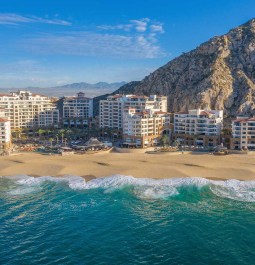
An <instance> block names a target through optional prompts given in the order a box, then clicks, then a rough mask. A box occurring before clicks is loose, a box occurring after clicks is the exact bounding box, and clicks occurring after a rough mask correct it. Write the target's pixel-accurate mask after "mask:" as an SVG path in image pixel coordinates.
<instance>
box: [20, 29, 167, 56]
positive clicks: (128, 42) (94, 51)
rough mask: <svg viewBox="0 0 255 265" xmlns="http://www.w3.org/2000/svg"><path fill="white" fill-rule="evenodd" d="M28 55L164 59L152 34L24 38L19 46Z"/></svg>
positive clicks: (55, 35) (46, 35)
mask: <svg viewBox="0 0 255 265" xmlns="http://www.w3.org/2000/svg"><path fill="white" fill-rule="evenodd" d="M20 44H21V45H22V47H23V48H25V49H26V50H27V51H30V52H31V51H32V52H36V53H44V54H64V55H78V56H104V57H123V58H158V57H161V56H163V55H164V53H163V52H162V51H161V48H160V46H159V45H158V41H157V39H156V36H151V34H138V33H137V34H128V35H127V34H126V35H125V34H102V33H93V32H80V31H79V32H77V31H76V32H66V33H63V34H43V35H40V36H37V37H32V38H26V39H24V40H23V41H22V42H21V43H20Z"/></svg>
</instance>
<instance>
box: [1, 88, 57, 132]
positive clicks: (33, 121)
mask: <svg viewBox="0 0 255 265" xmlns="http://www.w3.org/2000/svg"><path fill="white" fill-rule="evenodd" d="M0 108H3V109H5V112H6V114H5V115H6V117H8V118H9V120H10V122H11V128H12V129H19V128H34V127H40V126H41V124H43V126H46V127H48V126H53V125H54V124H52V123H51V122H53V120H50V119H46V120H45V119H44V122H42V121H40V114H41V113H44V112H47V111H51V110H54V108H55V106H54V104H53V103H52V102H51V100H50V98H48V97H47V96H43V95H39V94H32V93H31V92H30V91H27V90H19V91H17V92H11V93H9V94H0ZM45 115H47V114H45ZM46 121H49V123H47V122H46Z"/></svg>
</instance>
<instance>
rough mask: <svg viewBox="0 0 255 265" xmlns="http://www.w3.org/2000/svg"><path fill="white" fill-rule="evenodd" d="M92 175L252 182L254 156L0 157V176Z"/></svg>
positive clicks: (110, 155) (26, 155)
mask: <svg viewBox="0 0 255 265" xmlns="http://www.w3.org/2000/svg"><path fill="white" fill-rule="evenodd" d="M16 174H27V175H39V176H63V175H77V176H85V175H90V176H91V175H93V176H95V177H104V176H110V175H113V174H122V175H132V176H134V177H148V178H170V177H191V176H196V177H204V178H212V179H214V178H215V179H216V178H218V179H231V178H234V179H240V180H248V179H249V180H250V179H255V155H229V156H213V155H209V154H199V155H198V154H184V155H181V154H180V155H172V154H162V155H161V154H156V155H151V154H139V153H137V154H120V153H108V154H107V153H106V154H91V155H72V156H66V157H61V156H47V155H41V154H37V153H24V154H17V155H13V156H10V157H0V175H2V176H6V175H16Z"/></svg>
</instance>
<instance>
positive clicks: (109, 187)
mask: <svg viewBox="0 0 255 265" xmlns="http://www.w3.org/2000/svg"><path fill="white" fill-rule="evenodd" d="M1 178H3V179H9V180H11V181H14V182H15V184H16V186H15V188H14V189H12V190H10V191H8V193H9V194H11V195H21V194H25V193H30V192H33V191H35V189H38V187H39V188H41V184H43V183H45V182H56V183H61V182H62V183H66V184H67V185H68V186H69V188H70V189H73V190H90V189H102V190H103V191H104V193H111V192H114V191H116V190H119V189H123V188H124V187H131V188H132V191H133V193H134V195H135V196H137V197H139V198H144V199H166V198H168V197H172V196H178V195H179V194H180V193H181V189H182V188H188V187H195V188H197V189H198V190H200V189H202V188H204V187H208V188H209V190H210V191H211V192H212V193H213V194H214V195H216V196H218V197H222V198H228V199H232V200H237V201H244V202H255V181H239V180H234V179H232V180H226V181H220V180H219V181H216V180H209V179H204V178H199V177H191V178H171V179H149V178H134V177H132V176H123V175H113V176H110V177H104V178H96V179H92V180H90V181H88V182H86V181H85V179H84V178H82V177H79V176H65V177H51V176H44V177H32V176H27V175H18V176H8V177H1Z"/></svg>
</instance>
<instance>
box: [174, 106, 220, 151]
mask: <svg viewBox="0 0 255 265" xmlns="http://www.w3.org/2000/svg"><path fill="white" fill-rule="evenodd" d="M222 128H223V110H220V111H217V110H201V109H194V110H189V111H188V112H177V113H175V114H174V135H173V138H174V139H175V140H178V141H180V143H181V144H183V145H200V146H216V145H218V144H220V141H221V139H220V136H221V130H222Z"/></svg>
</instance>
